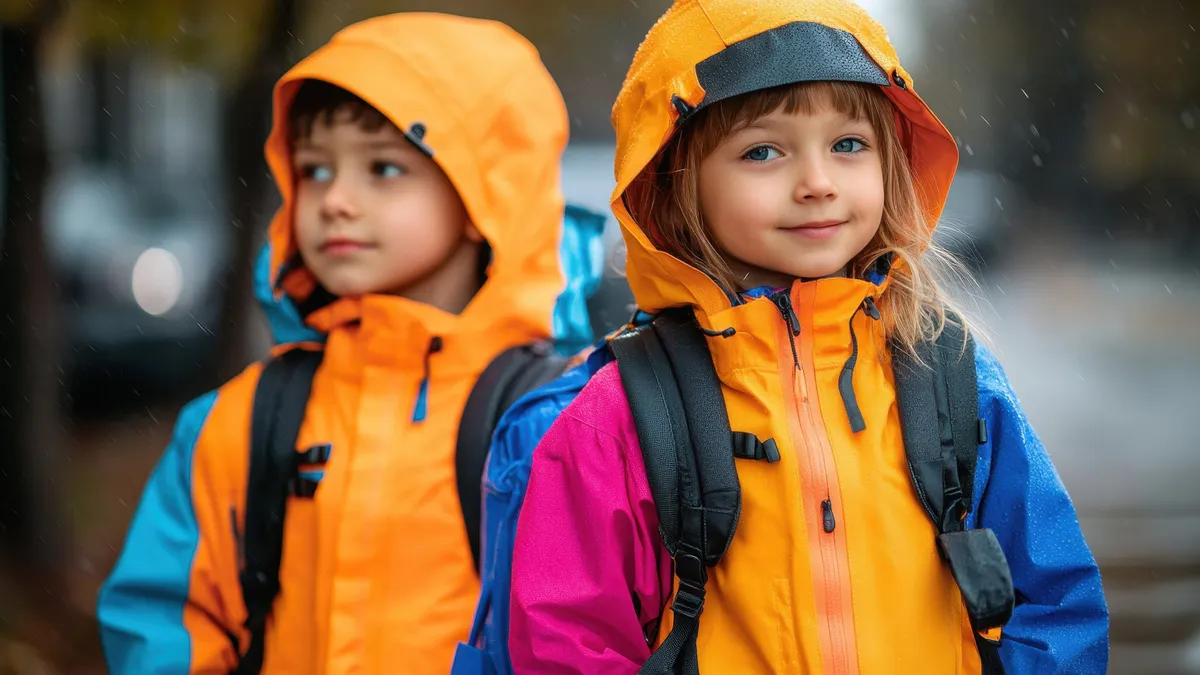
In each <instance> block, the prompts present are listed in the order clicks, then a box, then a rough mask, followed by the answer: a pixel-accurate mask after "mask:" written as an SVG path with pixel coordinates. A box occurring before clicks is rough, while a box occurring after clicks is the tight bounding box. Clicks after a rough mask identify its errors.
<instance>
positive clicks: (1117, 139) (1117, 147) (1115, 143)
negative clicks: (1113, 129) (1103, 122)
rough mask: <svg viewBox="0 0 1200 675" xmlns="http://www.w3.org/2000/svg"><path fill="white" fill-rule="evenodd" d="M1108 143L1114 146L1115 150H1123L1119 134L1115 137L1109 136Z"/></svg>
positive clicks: (1114, 135)
mask: <svg viewBox="0 0 1200 675" xmlns="http://www.w3.org/2000/svg"><path fill="white" fill-rule="evenodd" d="M1108 142H1109V143H1111V144H1112V146H1113V149H1114V150H1120V149H1121V137H1120V136H1118V135H1117V134H1113V135H1111V136H1109V137H1108Z"/></svg>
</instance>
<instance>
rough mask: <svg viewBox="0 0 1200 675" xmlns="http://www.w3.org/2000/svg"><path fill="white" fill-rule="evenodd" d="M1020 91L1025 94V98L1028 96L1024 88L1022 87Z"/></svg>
mask: <svg viewBox="0 0 1200 675" xmlns="http://www.w3.org/2000/svg"><path fill="white" fill-rule="evenodd" d="M1021 93H1022V94H1025V98H1029V92H1027V91H1025V90H1024V89H1022V90H1021Z"/></svg>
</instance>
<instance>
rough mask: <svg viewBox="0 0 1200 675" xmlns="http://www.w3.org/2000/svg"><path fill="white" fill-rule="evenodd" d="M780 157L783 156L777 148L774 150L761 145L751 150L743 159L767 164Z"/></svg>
mask: <svg viewBox="0 0 1200 675" xmlns="http://www.w3.org/2000/svg"><path fill="white" fill-rule="evenodd" d="M780 156H782V155H780V153H779V151H778V150H776V149H775V148H772V147H771V146H769V145H759V146H756V147H753V148H750V150H749V151H748V152H746V154H744V155H742V159H746V160H749V161H751V162H766V161H769V160H772V159H775V158H777V157H780Z"/></svg>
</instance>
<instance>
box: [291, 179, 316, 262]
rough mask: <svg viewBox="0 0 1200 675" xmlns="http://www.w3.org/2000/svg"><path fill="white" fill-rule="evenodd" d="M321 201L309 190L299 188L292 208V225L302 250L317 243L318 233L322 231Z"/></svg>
mask: <svg viewBox="0 0 1200 675" xmlns="http://www.w3.org/2000/svg"><path fill="white" fill-rule="evenodd" d="M319 208H320V206H319V202H318V201H317V200H314V199H313V198H312V196H311V195H309V194H307V191H304V190H298V191H297V192H296V198H295V202H294V203H293V206H292V209H293V214H292V223H293V225H292V227H293V231H294V233H295V236H296V246H297V247H299V248H300V250H301V251H308V250H310V249H312V248H315V247H316V245H317V235H318V234H319V232H320V229H321V227H320V223H319V220H320V216H319V214H318V209H319Z"/></svg>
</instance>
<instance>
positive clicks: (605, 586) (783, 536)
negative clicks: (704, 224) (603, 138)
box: [496, 0, 1108, 675]
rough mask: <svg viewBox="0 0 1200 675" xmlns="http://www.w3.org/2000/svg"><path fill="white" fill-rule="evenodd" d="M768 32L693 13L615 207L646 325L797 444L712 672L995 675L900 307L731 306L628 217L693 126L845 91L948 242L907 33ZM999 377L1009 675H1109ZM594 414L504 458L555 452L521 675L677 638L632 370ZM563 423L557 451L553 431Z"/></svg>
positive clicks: (716, 621) (1047, 473) (539, 504)
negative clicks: (908, 434)
mask: <svg viewBox="0 0 1200 675" xmlns="http://www.w3.org/2000/svg"><path fill="white" fill-rule="evenodd" d="M749 6H750V5H749V3H745V2H733V1H730V0H698V1H697V0H686V1H685V0H681V1H679V2H676V3H675V4H674V6H673V7H672V8H671V9H670V10H668V12H667V13H666V15H665V16H664V17H663V18H662V19H661V20H660V21H659V22H658V23H657V24H656V25H655V27H654V28H653V29H652V30H651V31H650V34H649V35H648V36H647V38H646V40H645V42H644V43H643V45H642V46H641V48H640V49H639V51H638V53H637V56H635V58H634V63H633V66H632V67H631V69H630V72H629V76H628V78H627V80H626V82H625V85H624V87H623V88H622V90H621V93H620V95H619V97H618V99H617V102H616V105H615V107H614V109H613V122H614V126H615V128H616V132H617V152H616V177H617V187H616V190H615V191H614V196H613V200H612V206H613V210H614V212H615V214H616V215H617V218H618V220H619V221H620V224H621V227H622V231H623V234H624V237H625V242H626V244H627V247H628V261H627V270H628V276H629V281H630V284H631V286H632V288H633V291H634V294H635V297H636V299H637V302H638V307H639V308H640V309H642V310H644V311H646V312H650V313H654V312H657V311H659V310H661V309H663V308H666V307H671V306H679V305H691V306H693V307H694V308H695V310H696V315H697V318H698V320H699V322H700V324H701V326H702V327H703V328H705V329H707V330H709V331H713V334H714V335H723V337H721V336H718V337H712V338H710V339H709V341H708V346H709V348H710V351H711V353H712V357H713V361H714V364H715V366H716V371H717V374H718V377H719V378H720V380H721V383H722V389H723V394H724V399H725V404H726V407H727V409H728V411H729V417H730V422H731V424H732V425H733V428H734V429H736V430H738V431H742V432H747V433H750V434H753V435H754V436H756V437H758V438H761V439H766V438H773V439H775V441H776V444H777V446H778V449H779V453H780V455H781V460H780V461H779V462H775V463H766V462H753V461H744V460H739V461H738V462H737V469H738V476H739V480H740V483H741V493H742V505H741V516H740V519H739V522H738V527H737V532H736V535H735V537H734V539H733V542H732V544H731V546H730V548H729V550H728V552H727V554H726V555H725V557H724V559H723V560H722V562H721V563H720V565H718V566H717V567H715V568H714V569H713V570H712V571H711V573H710V577H709V581H708V585H707V588H708V592H707V598H706V604H705V607H704V611H703V614H702V615H701V619H700V632H699V638H698V650H699V664H700V670H701V672H705V673H734V672H737V673H823V674H825V675H843V674H861V675H883V674H892V673H946V674H949V673H979V672H980V670H981V664H980V659H979V655H978V651H977V648H976V645H975V636H974V634H973V632H972V630H971V627H970V624H969V621H968V619H967V617H966V611H965V609H964V607H963V603H962V599H961V596H960V593H959V589H958V588H957V586H956V584H955V582H954V579H953V578H952V576H951V574H950V572H949V570H948V568H947V566H946V565H945V564H943V563H942V562H941V561H940V560H939V556H938V553H937V550H936V545H935V534H936V532H935V529H934V527H933V524H932V523H931V522H930V520H929V518H928V516H927V515H926V513H925V511H924V510H923V508H922V507H921V505H920V503H919V502H918V499H917V496H916V494H915V491H914V488H913V484H912V480H911V477H910V471H909V466H908V463H907V460H906V456H905V451H904V444H903V439H902V437H901V429H900V423H899V413H898V409H897V404H896V391H895V381H894V376H893V373H892V370H891V366H890V360H889V358H888V357H889V353H888V343H887V341H886V337H885V336H884V334H883V331H882V330H881V329H880V327H879V324H878V322H877V320H876V319H874V318H872V316H871V314H872V312H869V311H864V308H865V307H866V306H867V305H869V304H872V303H874V302H875V301H876V300H878V299H880V298H883V299H885V300H886V293H887V292H888V283H889V279H890V278H891V275H890V273H889V271H888V270H877V272H878V273H876V274H871V275H869V278H865V279H843V278H830V279H820V280H816V281H808V282H796V283H794V284H793V285H792V286H791V287H790V288H789V289H785V291H784V292H783V293H777V294H753V295H752V296H751V297H741V296H739V297H730V296H728V295H727V294H725V293H724V292H723V291H722V290H721V289H720V288H719V287H718V286H717V284H716V283H715V282H714V281H713V280H712V279H710V278H709V277H707V276H705V275H704V274H703V273H702V272H700V271H699V270H697V269H695V268H693V267H690V266H688V265H686V264H685V263H683V262H681V261H679V260H678V259H676V258H674V257H672V256H670V255H668V254H666V253H664V252H662V251H660V250H658V249H657V248H656V247H655V246H654V244H653V243H652V242H651V239H650V238H649V237H648V236H647V235H646V233H645V232H644V231H643V229H642V227H640V226H639V224H638V223H635V222H634V221H633V220H632V218H631V216H630V214H629V212H628V211H627V210H626V208H625V206H624V203H623V201H622V199H621V196H622V194H623V192H624V191H625V189H626V188H627V187H628V186H629V185H630V183H631V181H632V180H633V179H634V178H635V177H636V176H637V175H639V174H640V173H641V171H642V170H643V168H644V167H646V166H647V164H648V163H649V162H651V161H653V159H654V157H655V156H656V154H657V153H658V151H659V149H660V148H661V147H662V146H663V144H665V142H666V141H667V140H668V139H669V138H670V136H671V133H672V130H673V128H674V127H675V125H676V124H677V123H678V120H679V118H680V117H681V116H684V117H686V116H687V115H688V114H690V112H691V111H693V110H695V109H697V108H700V107H702V106H704V105H706V104H709V103H711V102H712V101H713V100H718V99H720V98H726V97H729V96H735V95H737V94H740V93H745V92H748V91H752V90H755V89H759V88H763V87H766V86H774V85H779V84H786V83H789V82H797V81H806V80H823V79H824V80H828V79H845V80H853V81H859V82H868V83H872V84H876V85H878V86H880V87H882V88H883V90H884V91H885V92H886V93H887V95H888V96H889V97H890V99H891V100H892V101H893V102H894V103H895V105H896V107H897V109H898V111H899V113H900V116H901V122H902V124H903V130H904V132H903V135H904V137H905V138H906V139H907V143H908V154H909V158H910V161H911V163H912V167H913V170H914V178H915V182H916V187H917V192H918V194H919V195H921V198H922V201H921V206H922V210H923V212H924V214H925V217H926V218H927V219H928V222H929V223H931V226H932V224H933V223H935V222H936V221H937V219H938V217H939V214H940V212H941V209H942V205H943V203H944V201H945V198H946V194H947V191H948V189H949V186H950V183H951V180H952V179H953V175H954V171H955V167H956V164H957V149H956V146H955V143H954V141H953V139H952V138H951V137H950V135H949V134H948V133H947V131H946V130H945V128H944V127H943V126H942V124H941V123H940V122H939V121H938V120H937V118H936V117H935V116H934V115H933V113H932V112H930V111H929V109H928V108H927V107H926V106H925V104H924V103H923V102H922V101H921V99H920V98H918V97H917V95H916V94H915V92H914V91H913V89H912V80H911V78H910V76H909V74H908V73H907V71H905V70H904V68H903V67H902V66H901V65H900V64H899V62H898V60H897V58H896V55H895V52H894V50H893V49H892V47H891V45H890V44H889V43H888V41H887V39H886V37H885V35H884V32H883V29H882V28H881V27H880V26H879V25H878V24H876V23H875V22H874V21H872V20H871V19H870V18H869V17H868V16H867V15H866V14H865V13H863V12H862V11H861V10H860V9H858V8H857V7H855V6H853V5H851V4H849V3H847V2H838V1H825V2H812V1H801V0H792V1H780V2H772V3H755V4H754V10H753V11H749V9H748V8H749ZM755 296H756V297H755ZM884 306H886V305H884ZM729 328H733V329H734V330H735V331H736V332H734V333H733V334H732V335H730V334H729V332H728V331H727V329H729ZM852 354H855V355H856V359H851V355H852ZM848 364H849V365H848ZM847 367H850V368H851V378H852V383H853V389H854V391H855V392H856V394H857V396H856V398H857V406H858V408H859V410H858V412H860V413H861V416H862V419H863V421H865V429H862V430H860V431H857V432H856V431H854V430H853V429H852V426H851V422H850V414H849V412H850V411H849V410H848V407H849V406H848V404H847V402H846V400H845V399H844V398H843V396H842V395H841V392H840V390H839V386H838V383H839V379H840V377H841V374H842V372H843V371H844V369H845V368H847ZM977 370H978V376H979V403H980V414H981V416H982V417H984V418H985V419H986V420H987V422H988V428H989V431H990V438H989V442H988V443H986V444H984V445H981V446H980V449H979V462H978V466H977V474H978V477H977V478H976V482H975V486H976V488H975V504H974V509H973V511H972V512H971V516H970V523H969V526H974V525H975V524H976V523H978V525H979V526H981V527H990V528H993V529H994V530H995V531H996V533H997V536H998V538H999V541H1000V543H1001V545H1002V547H1003V549H1004V551H1005V554H1006V556H1007V557H1008V560H1009V562H1010V565H1011V567H1012V573H1013V577H1014V581H1015V585H1016V596H1017V602H1018V604H1017V607H1016V610H1015V613H1014V615H1013V618H1012V620H1011V621H1010V622H1009V623H1008V625H1007V626H1005V628H1004V629H1003V632H1002V634H1001V635H1000V636H999V637H1000V639H1001V640H1002V647H1001V658H1002V660H1003V662H1004V664H1005V666H1006V667H1007V668H1008V672H1010V673H1030V674H1032V673H1038V674H1041V673H1088V674H1091V673H1103V672H1104V671H1105V669H1106V664H1107V656H1108V642H1107V630H1108V618H1107V610H1106V607H1105V602H1104V598H1103V594H1102V590H1101V584H1100V577H1099V573H1098V570H1097V567H1096V563H1095V561H1094V559H1093V557H1092V555H1091V553H1090V552H1089V550H1088V548H1087V546H1086V544H1085V542H1084V540H1083V536H1082V534H1081V531H1080V527H1079V524H1078V521H1077V518H1076V514H1075V512H1074V509H1073V507H1072V505H1071V502H1070V500H1069V498H1068V496H1067V494H1066V492H1065V490H1064V489H1063V486H1062V483H1061V482H1060V480H1059V478H1058V476H1057V475H1056V473H1055V471H1054V468H1053V466H1052V465H1051V463H1050V461H1049V459H1048V457H1047V455H1046V453H1045V450H1044V449H1043V447H1042V445H1041V443H1040V442H1039V441H1038V439H1037V437H1036V435H1035V434H1034V433H1033V431H1032V429H1031V428H1030V426H1029V424H1028V422H1027V421H1026V419H1025V417H1024V415H1023V414H1022V412H1021V410H1020V407H1019V404H1018V402H1017V399H1016V397H1015V395H1014V394H1013V392H1012V389H1011V387H1010V386H1009V384H1008V383H1007V381H1006V379H1005V377H1004V375H1003V372H1002V370H1001V369H1000V367H999V365H998V364H997V362H996V361H995V359H994V357H993V356H992V355H991V354H990V353H989V352H988V351H986V350H985V349H982V348H980V351H979V352H978V355H977ZM574 393H575V392H563V393H560V394H558V395H557V397H556V399H551V400H549V401H545V402H543V403H542V404H540V405H539V406H538V408H540V409H542V410H544V411H545V412H544V413H537V412H531V413H529V414H527V415H526V416H525V417H524V418H522V419H518V418H516V417H515V416H516V415H517V414H518V413H519V411H518V410H516V409H514V410H513V411H512V412H511V413H510V415H509V419H508V421H507V425H508V427H510V428H509V429H505V428H504V423H502V428H501V433H499V435H498V437H497V440H496V443H497V444H503V443H506V442H511V440H512V439H516V438H519V437H520V436H524V437H530V436H533V437H536V434H537V433H539V432H540V431H543V430H545V428H546V427H547V426H549V431H548V433H547V434H546V436H545V438H544V439H543V440H542V442H541V444H540V445H539V446H538V448H537V450H536V452H535V453H534V454H533V461H532V468H531V475H530V480H529V486H528V492H527V494H526V496H525V499H524V504H523V507H522V511H521V515H520V519H519V524H518V531H517V537H516V544H515V552H514V560H513V570H514V571H513V579H512V598H511V615H510V620H511V626H510V633H509V646H510V651H511V656H512V660H513V665H514V670H515V672H517V673H559V674H568V673H580V674H583V673H587V674H588V675H601V674H604V675H607V674H617V673H634V672H636V671H637V669H638V667H639V666H640V665H641V664H642V663H643V662H644V661H645V660H646V658H647V657H648V655H649V653H650V645H653V644H655V643H656V642H657V641H658V640H661V639H663V638H665V636H666V635H667V633H668V632H669V630H670V626H671V623H672V617H671V612H670V610H669V609H665V610H664V607H667V606H669V604H670V599H671V596H672V583H673V581H672V573H671V568H670V565H671V561H670V559H669V557H668V555H667V553H666V551H665V549H664V548H663V545H662V542H661V539H660V536H659V534H658V531H657V529H658V524H657V516H656V511H655V507H654V503H653V499H652V497H651V493H650V489H649V485H648V483H647V479H646V473H645V467H644V466H643V460H642V454H641V451H640V448H639V444H638V439H637V435H636V433H635V430H634V425H633V420H632V415H631V413H630V410H629V405H628V400H627V398H626V396H625V392H624V390H623V388H622V385H621V381H620V377H619V374H618V373H617V371H616V370H615V366H612V365H609V366H605V367H604V368H602V369H600V370H599V372H597V373H596V374H595V376H594V377H592V378H591V379H590V381H589V382H588V384H587V385H586V387H584V388H582V391H580V392H578V396H577V397H575V398H574V400H573V401H570V403H569V405H566V402H567V400H568V394H574ZM562 407H565V408H566V409H565V411H564V412H562V414H561V415H560V416H559V417H558V418H557V420H556V421H554V423H553V425H552V426H550V424H549V421H550V417H549V414H552V413H553V412H555V411H556V410H561V409H562ZM518 431H519V432H522V433H520V434H518V433H516V432H518ZM660 616H661V619H662V620H661V625H657V624H658V618H659V617H660ZM991 637H993V638H994V637H997V636H996V635H995V634H993V635H991Z"/></svg>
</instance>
